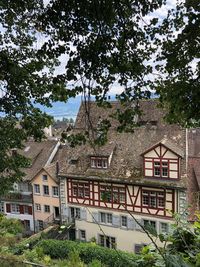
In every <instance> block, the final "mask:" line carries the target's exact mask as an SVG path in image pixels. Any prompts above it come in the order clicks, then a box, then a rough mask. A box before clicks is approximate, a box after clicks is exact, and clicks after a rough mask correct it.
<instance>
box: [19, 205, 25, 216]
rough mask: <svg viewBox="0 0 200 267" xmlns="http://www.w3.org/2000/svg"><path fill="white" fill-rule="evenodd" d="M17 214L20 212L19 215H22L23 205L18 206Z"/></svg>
mask: <svg viewBox="0 0 200 267" xmlns="http://www.w3.org/2000/svg"><path fill="white" fill-rule="evenodd" d="M19 212H20V214H24V206H23V205H19Z"/></svg>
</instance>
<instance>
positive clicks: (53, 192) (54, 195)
mask: <svg viewBox="0 0 200 267" xmlns="http://www.w3.org/2000/svg"><path fill="white" fill-rule="evenodd" d="M55 191H57V194H55ZM52 196H53V197H58V196H59V188H58V186H52Z"/></svg>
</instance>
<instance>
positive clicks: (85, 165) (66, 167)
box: [59, 100, 186, 186]
mask: <svg viewBox="0 0 200 267" xmlns="http://www.w3.org/2000/svg"><path fill="white" fill-rule="evenodd" d="M111 105H112V107H111V109H104V108H103V107H98V106H97V105H96V103H94V102H91V103H90V120H91V121H90V122H92V123H94V124H95V123H96V125H97V123H98V120H99V119H100V118H103V119H107V118H108V119H109V118H110V114H111V113H113V112H114V111H116V109H118V108H120V104H119V103H118V102H111ZM140 106H141V108H142V107H143V108H144V110H143V115H142V116H141V117H140V120H142V121H149V122H150V121H156V122H157V123H156V125H151V124H148V123H147V124H145V125H143V126H141V127H136V128H135V130H134V132H133V133H127V132H123V133H119V132H117V131H116V126H117V125H118V124H119V122H117V121H116V120H115V119H113V118H111V124H112V127H111V128H110V129H109V131H108V141H107V143H106V144H105V146H102V147H95V149H93V148H92V147H91V146H90V145H89V144H88V143H87V144H85V145H81V146H77V147H75V148H70V147H69V146H68V145H66V146H64V147H63V148H62V149H61V150H62V151H61V154H62V155H61V161H62V164H60V172H59V175H60V176H66V177H77V178H79V179H85V178H87V179H101V180H108V181H112V180H113V181H114V180H115V181H119V182H123V181H126V182H130V183H139V184H142V183H145V184H147V183H148V181H149V183H151V184H153V183H156V184H157V183H158V181H150V180H148V181H146V180H145V179H144V176H143V171H142V168H143V162H142V158H141V156H140V155H141V154H142V153H143V152H144V151H146V150H147V149H149V148H151V147H153V146H155V144H158V143H161V141H162V144H163V145H165V146H167V147H169V149H171V150H173V151H174V152H175V153H177V154H178V155H179V156H180V155H181V156H184V152H183V151H184V149H185V130H184V129H182V128H181V127H179V126H178V125H167V124H165V123H164V122H163V119H162V117H163V115H164V112H163V111H161V110H160V109H159V108H158V107H157V101H156V100H148V101H141V102H140ZM122 108H123V107H122ZM86 120H87V116H86V115H85V110H84V104H83V103H82V104H81V107H80V110H79V113H78V116H77V120H76V123H75V128H74V130H73V132H74V133H76V132H82V131H84V130H85V128H84V127H85V126H86ZM164 138H166V140H164ZM95 154H96V155H102V156H103V155H108V156H109V155H111V154H112V157H111V161H110V166H109V168H108V169H103V170H102V169H94V168H91V167H90V156H91V155H95ZM70 159H77V163H76V164H71V163H70ZM59 162H60V161H59ZM184 164H185V163H184V161H183V164H182V167H181V176H182V177H185V171H186V168H185V165H184ZM159 182H160V181H159ZM165 183H167V184H170V183H172V184H173V185H174V186H183V185H182V180H180V181H179V182H178V181H177V182H176V181H169V182H165Z"/></svg>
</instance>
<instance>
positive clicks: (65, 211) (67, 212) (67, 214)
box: [63, 207, 69, 217]
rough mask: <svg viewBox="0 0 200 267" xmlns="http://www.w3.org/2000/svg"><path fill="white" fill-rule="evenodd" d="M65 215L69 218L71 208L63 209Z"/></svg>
mask: <svg viewBox="0 0 200 267" xmlns="http://www.w3.org/2000/svg"><path fill="white" fill-rule="evenodd" d="M63 215H64V216H66V217H69V208H68V207H64V208H63Z"/></svg>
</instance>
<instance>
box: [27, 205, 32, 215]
mask: <svg viewBox="0 0 200 267" xmlns="http://www.w3.org/2000/svg"><path fill="white" fill-rule="evenodd" d="M28 214H30V215H32V207H31V206H28Z"/></svg>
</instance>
